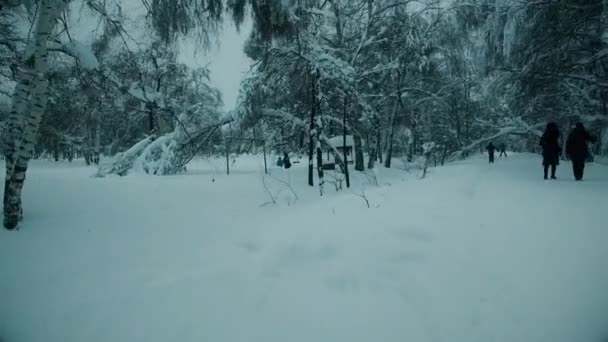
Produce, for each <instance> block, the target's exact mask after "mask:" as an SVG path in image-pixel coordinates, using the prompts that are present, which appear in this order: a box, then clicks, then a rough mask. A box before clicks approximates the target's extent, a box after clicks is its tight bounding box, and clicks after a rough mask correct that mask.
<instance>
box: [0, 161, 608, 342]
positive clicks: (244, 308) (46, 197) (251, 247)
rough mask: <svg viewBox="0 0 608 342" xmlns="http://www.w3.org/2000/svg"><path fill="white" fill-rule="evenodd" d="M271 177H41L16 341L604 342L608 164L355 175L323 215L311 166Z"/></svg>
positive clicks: (20, 249)
mask: <svg viewBox="0 0 608 342" xmlns="http://www.w3.org/2000/svg"><path fill="white" fill-rule="evenodd" d="M260 162H261V161H260V160H259V158H256V159H253V158H239V159H238V160H237V161H236V162H235V163H234V165H232V170H231V175H230V176H226V175H224V174H223V167H224V166H223V164H222V163H223V162H222V161H221V160H217V161H214V162H205V161H198V162H197V163H195V165H192V167H191V171H190V172H189V174H187V175H180V176H174V177H153V176H145V175H138V174H135V175H131V176H128V177H125V178H119V177H110V178H103V179H99V178H91V175H92V174H94V172H95V170H94V169H92V168H87V167H84V166H82V165H81V164H79V163H73V164H68V163H58V164H55V163H52V162H40V161H37V162H34V163H33V166H32V169H31V172H30V173H29V174H28V180H27V184H26V191H25V198H24V206H25V218H26V221H25V222H24V224H23V226H22V229H21V230H20V231H19V232H7V231H1V232H0V340H1V341H2V342H22V341H23V342H25V341H28V342H29V341H32V342H38V341H51V342H55V341H56V342H72V341H74V342H76V341H78V342H84V341H86V342H96V341H99V342H123V341H124V342H135V341H142V342H144V341H145V342H154V341H163V342H166V341H179V342H189V341H208V342H229V341H230V342H232V341H234V342H240V341H243V342H245V341H247V342H250V341H259V342H262V341H264V342H274V341H281V342H286V341H289V342H297V341H302V342H304V341H305V342H312V341H314V342H322V341H328V342H329V341H331V342H339V341H348V342H354V341H369V342H372V341H374V342H376V341H377V342H391V341H399V342H402V341H450V342H452V341H466V342H472V341H482V342H489V341H505V342H513V341H523V342H535V341H546V342H560V341H563V342H573V341H577V342H583V341H596V342H603V341H606V338H608V290H607V289H608V201H607V200H608V167H607V166H602V165H597V164H596V165H589V166H588V169H587V174H586V180H585V181H584V182H581V183H576V182H574V181H573V180H572V176H571V171H570V165H569V164H564V165H561V166H560V168H559V170H558V177H559V178H560V179H559V180H557V181H543V180H542V170H541V166H540V161H539V158H538V157H537V156H531V155H514V156H510V157H509V158H508V159H506V160H505V159H498V160H497V163H496V164H494V165H488V164H486V162H485V160H484V159H482V158H473V159H471V160H467V161H463V162H459V163H455V164H452V165H449V166H446V167H443V168H437V169H433V170H431V171H430V174H429V175H428V176H427V178H426V179H423V180H419V179H417V177H416V173H415V172H412V173H407V172H405V171H402V170H386V169H384V168H382V167H380V168H379V171H378V172H379V174H378V176H377V177H378V178H377V179H378V181H379V184H380V187H374V186H371V185H370V184H369V183H370V178H369V177H367V176H365V175H361V174H358V175H354V178H355V179H354V180H353V190H352V191H350V190H349V191H342V192H339V193H336V192H335V191H334V190H332V189H331V188H330V186H328V187H327V195H326V196H325V197H324V198H323V199H319V195H318V189H317V188H315V189H309V188H308V187H307V186H306V177H305V173H306V171H305V169H304V164H305V163H304V164H295V165H294V168H292V169H291V170H290V171H289V172H286V171H285V170H282V169H277V168H272V173H273V177H274V178H270V177H269V178H266V180H265V181H264V182H263V181H262V171H261V170H262V169H261V165H260ZM0 166H1V167H2V168H4V165H0ZM275 178H276V179H275ZM277 179H280V180H286V181H287V182H290V184H291V187H292V188H293V191H294V192H295V194H294V193H293V192H292V189H290V188H289V187H288V186H286V185H285V184H283V183H282V182H280V181H278V180H277ZM264 183H266V188H268V190H265V186H264V185H263V184H264ZM268 193H270V194H271V195H272V197H274V198H275V201H276V202H277V204H276V205H271V204H270V203H271V202H272V200H271V198H270V196H269V195H268ZM362 193H365V197H366V198H367V199H368V201H369V203H370V206H371V208H369V209H368V208H367V205H366V202H365V200H364V199H363V198H362V197H360V196H359V195H361V194H362ZM296 194H297V199H296Z"/></svg>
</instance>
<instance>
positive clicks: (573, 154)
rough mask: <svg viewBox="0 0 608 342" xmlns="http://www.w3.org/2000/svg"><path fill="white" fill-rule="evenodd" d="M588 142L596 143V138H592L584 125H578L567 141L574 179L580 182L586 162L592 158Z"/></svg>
mask: <svg viewBox="0 0 608 342" xmlns="http://www.w3.org/2000/svg"><path fill="white" fill-rule="evenodd" d="M587 142H596V139H595V137H593V136H591V134H589V132H587V130H586V129H585V126H583V124H582V123H580V122H579V123H577V124H576V126H575V127H574V129H573V130H572V132H570V135H568V140H567V141H566V154H567V155H568V158H570V160H571V161H572V171H574V179H576V180H577V181H580V180H582V179H583V173H584V172H585V161H587V159H588V158H589V156H591V153H589V148H588V147H587Z"/></svg>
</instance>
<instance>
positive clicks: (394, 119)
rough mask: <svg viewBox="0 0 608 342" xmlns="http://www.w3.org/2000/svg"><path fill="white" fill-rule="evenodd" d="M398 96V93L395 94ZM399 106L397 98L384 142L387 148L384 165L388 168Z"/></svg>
mask: <svg viewBox="0 0 608 342" xmlns="http://www.w3.org/2000/svg"><path fill="white" fill-rule="evenodd" d="M397 96H400V95H397ZM398 108H399V100H397V101H396V102H395V107H394V108H393V112H392V113H391V128H390V129H391V130H390V132H389V136H388V138H387V142H386V144H387V145H388V149H387V151H386V159H384V167H386V168H390V167H391V162H392V160H393V140H394V139H395V126H397V109H398Z"/></svg>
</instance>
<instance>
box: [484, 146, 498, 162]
mask: <svg viewBox="0 0 608 342" xmlns="http://www.w3.org/2000/svg"><path fill="white" fill-rule="evenodd" d="M486 150H488V157H489V158H490V164H492V163H494V152H496V146H494V143H492V142H490V143H489V144H488V146H486Z"/></svg>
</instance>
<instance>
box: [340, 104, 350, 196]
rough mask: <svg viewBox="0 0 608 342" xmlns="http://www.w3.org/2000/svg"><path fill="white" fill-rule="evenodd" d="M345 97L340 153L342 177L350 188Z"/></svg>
mask: <svg viewBox="0 0 608 342" xmlns="http://www.w3.org/2000/svg"><path fill="white" fill-rule="evenodd" d="M347 104H348V102H347V99H346V97H344V112H343V114H342V154H343V160H342V163H343V164H344V178H346V187H347V188H350V175H349V174H348V154H347V151H346V113H347Z"/></svg>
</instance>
